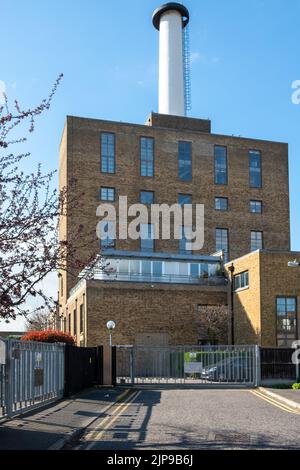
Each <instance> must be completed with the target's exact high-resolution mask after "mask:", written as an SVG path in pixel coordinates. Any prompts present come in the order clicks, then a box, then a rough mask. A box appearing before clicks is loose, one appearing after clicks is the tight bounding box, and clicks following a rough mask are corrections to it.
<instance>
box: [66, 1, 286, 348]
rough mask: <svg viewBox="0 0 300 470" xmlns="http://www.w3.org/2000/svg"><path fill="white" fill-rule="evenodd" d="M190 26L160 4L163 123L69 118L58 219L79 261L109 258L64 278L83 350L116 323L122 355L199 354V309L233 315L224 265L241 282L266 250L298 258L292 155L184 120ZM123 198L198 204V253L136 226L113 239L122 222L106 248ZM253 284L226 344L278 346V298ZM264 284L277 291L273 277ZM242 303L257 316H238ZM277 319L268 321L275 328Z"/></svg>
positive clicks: (175, 8) (157, 117) (183, 14)
mask: <svg viewBox="0 0 300 470" xmlns="http://www.w3.org/2000/svg"><path fill="white" fill-rule="evenodd" d="M188 21H189V12H188V11H187V9H186V8H185V7H184V6H183V5H182V4H175V3H170V4H167V5H163V6H162V7H159V8H158V9H157V10H156V11H155V12H154V15H153V24H154V26H155V28H156V29H158V30H159V32H160V67H159V69H160V71H159V113H153V112H152V113H151V114H150V116H149V117H148V119H147V121H146V123H145V124H144V125H140V124H130V123H123V122H112V121H106V120H100V119H86V118H82V117H74V116H68V117H67V119H66V123H65V127H64V130H63V135H62V140H61V145H60V176H59V181H60V188H67V191H68V195H70V200H72V196H73V195H75V196H76V195H77V196H78V201H77V202H76V205H75V207H72V210H71V209H70V208H69V207H68V211H67V215H66V216H64V217H62V218H61V223H60V237H61V239H62V240H67V241H71V240H74V239H75V240H76V239H77V242H79V258H80V259H81V260H82V261H83V260H85V259H86V260H88V259H90V257H95V256H97V255H98V254H99V253H100V252H101V254H102V255H103V256H104V259H105V260H106V261H105V263H109V264H108V268H107V269H105V270H103V269H100V268H99V266H98V270H97V269H96V270H94V271H93V274H92V275H90V276H88V277H86V274H87V271H83V272H79V269H77V270H76V268H75V269H74V266H71V264H72V262H71V260H69V259H68V260H67V266H66V270H65V271H62V272H61V273H60V275H61V277H60V286H59V300H60V304H61V310H60V315H61V321H62V328H63V329H64V330H66V331H70V332H71V333H72V334H74V335H75V336H76V340H77V344H81V345H96V344H99V343H103V342H105V341H106V340H107V331H106V328H105V325H106V322H107V321H108V320H115V322H116V323H117V328H116V331H115V333H114V334H115V339H114V340H115V342H117V343H120V344H133V343H138V344H139V343H143V344H144V343H148V344H167V343H170V344H185V343H186V344H195V343H198V342H199V341H202V338H201V335H200V333H199V328H198V327H199V315H201V311H202V307H203V306H209V305H227V303H228V298H229V304H230V306H231V303H232V302H231V298H232V293H233V289H231V287H232V284H231V282H228V278H229V280H230V278H231V276H230V275H228V269H229V268H228V266H230V264H226V265H225V269H224V262H225V263H228V262H229V261H230V260H235V261H234V266H235V267H236V270H237V271H236V272H237V273H238V269H240V265H241V266H242V265H243V263H244V261H242V260H244V258H243V257H244V256H245V255H247V254H248V253H249V252H255V253H256V254H253V256H252V255H251V256H252V257H251V256H250V257H249V260H254V259H256V258H255V257H259V260H260V261H259V262H258V261H257V262H256V265H255V266H256V267H255V268H252V267H251V270H252V269H254V271H255V270H256V271H255V272H256V273H257V272H258V271H259V270H260V269H261V268H260V267H258V266H261V265H262V263H263V259H264V255H260V254H257V253H264V251H263V252H262V251H257V250H271V251H274V252H275V251H276V252H287V253H288V250H290V220H289V183H288V146H287V144H285V143H279V142H270V141H266V140H256V139H249V138H243V137H235V136H226V135H221V134H215V133H213V132H212V130H211V122H210V121H209V120H204V119H195V118H189V117H186V116H185V109H184V104H185V105H186V104H187V102H186V100H184V96H186V95H188V89H187V87H186V84H185V85H184V81H182V76H184V78H185V79H186V78H188V77H187V76H186V74H187V71H186V70H184V61H183V56H184V51H182V44H184V42H183V41H182V34H183V30H184V28H185V26H186V25H187V23H188ZM185 81H186V83H188V80H185ZM184 86H185V89H184ZM74 180H75V181H76V185H75V186H74V184H73V182H74ZM120 196H126V197H127V202H128V206H131V205H132V204H137V203H143V204H145V205H146V206H147V207H148V208H151V207H153V204H166V205H168V206H171V205H173V204H179V205H180V206H181V207H185V206H186V205H190V204H192V205H193V206H194V205H196V204H202V205H203V206H204V244H203V246H202V248H201V249H200V248H199V249H197V250H192V251H191V249H190V247H188V243H187V239H186V237H185V236H183V237H182V238H181V239H175V238H174V237H172V236H171V237H169V238H168V239H163V237H159V238H158V239H155V240H154V239H153V232H154V230H153V224H151V223H143V224H141V225H140V230H141V232H142V234H143V237H142V238H139V239H133V238H130V237H127V238H126V237H125V238H124V239H120V237H112V236H111V232H110V229H111V228H113V229H114V230H116V225H118V223H119V219H118V217H117V218H116V220H114V221H108V222H107V221H106V222H103V221H102V222H101V224H102V225H101V224H100V227H101V230H102V229H103V230H104V231H106V232H107V238H106V239H105V240H101V243H100V240H99V238H97V236H96V226H98V227H99V225H98V222H99V220H100V219H99V216H97V215H96V211H97V207H98V206H99V204H100V203H101V204H103V203H109V204H112V205H113V207H115V209H116V211H117V213H118V210H119V209H120V204H119V197H120ZM129 220H131V219H130V218H129ZM172 222H173V226H172V227H171V229H172V230H173V231H174V219H173V220H172ZM194 223H195V220H193V221H192V222H191V226H190V227H188V228H189V229H190V230H193V229H194ZM112 226H113V227H112ZM180 229H181V230H182V228H180ZM182 233H183V232H182ZM78 234H79V235H78ZM274 256H275V255H274ZM286 256H287V257H288V255H286ZM241 257H242V258H241ZM239 258H240V259H241V261H239V260H238V259H239ZM245 259H246V260H248V258H247V257H246V258H245ZM266 259H267V258H266ZM268 259H269V258H268ZM251 266H252V265H251ZM245 269H246V270H247V269H248V268H247V267H246V268H245ZM249 269H250V268H249ZM282 269H283V268H282ZM250 279H251V282H252V280H253V285H252V286H251V288H250V289H249V291H248V294H249V296H250V297H248V298H247V294H246V293H245V292H244V293H242V292H239V293H237V294H233V297H234V296H235V297H236V298H235V300H234V302H233V313H235V312H236V319H235V324H234V326H235V330H236V337H235V338H232V337H231V338H230V337H229V338H228V341H232V340H233V339H234V341H235V342H237V341H239V342H240V341H242V342H244V341H246V342H263V343H265V344H274V345H275V344H277V343H276V342H278V344H280V340H279V339H278V338H276V335H275V334H274V328H273V327H272V328H273V329H272V328H271V327H270V326H265V325H267V322H265V320H264V315H269V313H268V312H267V311H266V310H265V309H264V307H263V305H262V304H261V290H262V289H264V291H265V292H269V291H270V289H269V287H268V286H266V285H265V284H264V283H263V282H262V280H261V279H260V281H259V282H258V281H257V274H253V275H252V274H251V276H250ZM266 279H267V280H268V282H270V285H271V284H272V283H273V280H274V278H273V277H272V276H267V275H266ZM266 282H267V281H266ZM274 288H275V287H274ZM274 292H275V291H274ZM228 293H229V294H230V295H229V297H228ZM283 293H284V292H283V289H281V291H280V292H278V295H283ZM272 296H273V294H272ZM242 298H243V299H244V300H245V305H249V311H248V310H247V308H248V307H247V308H246V310H247V311H246V312H243V311H242V310H241V306H240V303H239V301H240V300H241V299H242ZM272 298H273V297H272ZM271 302H273V300H271ZM254 317H255V318H254ZM273 317H274V312H273V311H272V313H270V321H273V320H274V318H273ZM272 318H273V320H271V319H272ZM202 320H203V319H202ZM275 321H276V319H275ZM273 326H274V325H273ZM265 328H266V331H265V333H264V332H263V330H264V329H265ZM277 340H278V341H277Z"/></svg>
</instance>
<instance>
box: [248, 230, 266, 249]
mask: <svg viewBox="0 0 300 470" xmlns="http://www.w3.org/2000/svg"><path fill="white" fill-rule="evenodd" d="M262 248H263V233H262V232H255V231H251V248H250V250H251V251H255V250H262Z"/></svg>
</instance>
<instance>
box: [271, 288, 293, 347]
mask: <svg viewBox="0 0 300 470" xmlns="http://www.w3.org/2000/svg"><path fill="white" fill-rule="evenodd" d="M276 313H277V344H278V346H286V347H291V345H292V343H293V341H295V339H297V302H296V298H295V297H277V299H276Z"/></svg>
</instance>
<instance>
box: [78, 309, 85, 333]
mask: <svg viewBox="0 0 300 470" xmlns="http://www.w3.org/2000/svg"><path fill="white" fill-rule="evenodd" d="M79 309H80V333H83V332H84V316H83V304H81V305H80V307H79Z"/></svg>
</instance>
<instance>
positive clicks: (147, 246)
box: [141, 224, 154, 251]
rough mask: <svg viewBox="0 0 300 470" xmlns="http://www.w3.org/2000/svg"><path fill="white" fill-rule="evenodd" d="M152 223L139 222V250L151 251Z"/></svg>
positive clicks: (152, 248) (152, 245) (152, 243)
mask: <svg viewBox="0 0 300 470" xmlns="http://www.w3.org/2000/svg"><path fill="white" fill-rule="evenodd" d="M153 250H154V240H153V225H152V224H141V251H153Z"/></svg>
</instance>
